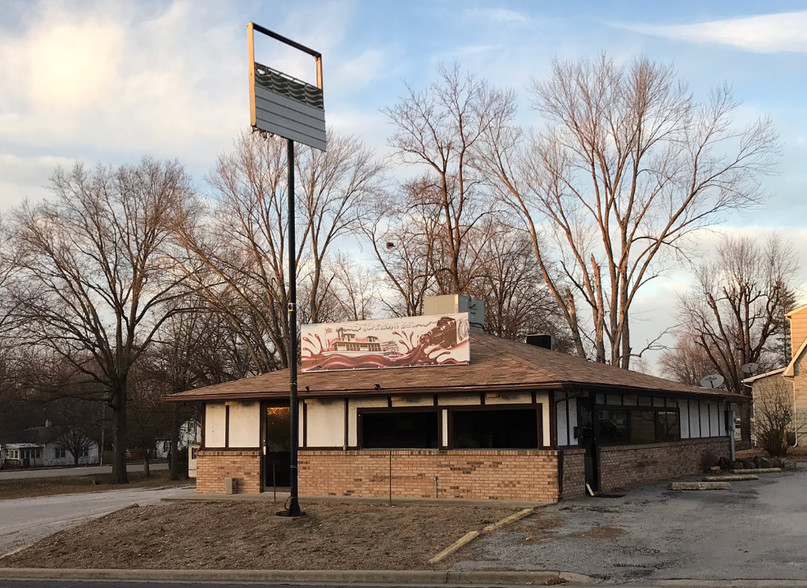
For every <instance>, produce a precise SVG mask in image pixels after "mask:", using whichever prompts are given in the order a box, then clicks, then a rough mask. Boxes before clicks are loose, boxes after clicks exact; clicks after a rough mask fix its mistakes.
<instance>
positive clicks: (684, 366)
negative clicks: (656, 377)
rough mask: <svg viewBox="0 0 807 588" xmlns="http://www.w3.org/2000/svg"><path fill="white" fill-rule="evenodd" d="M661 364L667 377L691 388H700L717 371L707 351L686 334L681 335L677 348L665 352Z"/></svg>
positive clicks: (678, 338) (676, 344) (676, 343)
mask: <svg viewBox="0 0 807 588" xmlns="http://www.w3.org/2000/svg"><path fill="white" fill-rule="evenodd" d="M659 362H660V364H661V370H662V373H663V374H664V375H665V376H666V377H668V378H670V379H672V380H675V381H676V382H681V383H682V384H689V385H690V386H700V381H701V380H702V379H703V378H704V377H706V376H708V375H709V374H712V373H714V371H715V368H714V366H713V365H712V361H711V360H710V359H709V356H708V355H707V354H706V350H705V349H704V348H703V347H701V346H700V345H698V344H697V343H696V342H695V339H694V337H692V335H691V334H686V333H681V334H679V336H678V337H677V338H676V342H675V347H673V348H672V349H667V350H666V351H664V353H662V354H661V358H660V360H659Z"/></svg>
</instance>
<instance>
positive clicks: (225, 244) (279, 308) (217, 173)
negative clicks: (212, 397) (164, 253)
mask: <svg viewBox="0 0 807 588" xmlns="http://www.w3.org/2000/svg"><path fill="white" fill-rule="evenodd" d="M285 153H286V148H285V141H283V140H281V139H279V138H276V137H262V136H260V135H258V134H253V135H242V136H241V137H240V138H239V139H238V141H237V144H236V147H235V150H234V151H233V152H232V153H229V154H225V155H222V156H220V157H219V159H218V163H217V165H216V169H215V170H214V172H213V173H212V174H211V175H210V177H209V182H210V184H211V186H212V187H213V189H214V191H215V194H214V199H215V203H214V205H213V206H212V208H211V209H210V210H209V211H208V213H207V214H203V215H201V216H199V217H196V218H189V219H187V222H185V223H183V225H182V226H181V227H180V234H181V239H182V241H183V243H184V244H185V247H186V249H187V252H188V257H187V260H186V268H187V271H188V273H189V275H190V276H192V277H193V278H194V280H195V281H196V282H197V283H198V284H199V286H200V287H201V289H202V291H203V292H204V293H205V295H206V296H207V297H208V299H209V300H210V301H212V302H213V303H214V304H215V306H216V307H217V309H218V310H219V311H221V312H224V313H226V315H227V316H228V317H229V319H230V321H231V323H232V327H233V328H234V329H235V330H236V332H237V333H239V336H240V337H241V340H242V341H243V343H244V344H245V345H247V347H248V349H249V350H250V353H251V355H252V360H253V362H254V364H255V365H256V366H257V367H258V369H259V370H260V371H262V372H266V371H271V370H273V369H277V367H279V366H285V365H286V362H287V355H286V352H285V350H286V342H285V341H286V337H287V333H288V325H287V314H286V310H287V306H288V298H287V287H288V283H287V275H286V264H287V260H288V257H287V256H288V255H290V254H291V255H295V258H296V260H297V265H298V267H299V268H300V275H299V283H300V288H299V289H300V291H301V294H302V295H301V296H300V297H299V298H300V299H302V300H303V301H305V302H303V304H301V305H300V308H299V312H298V316H299V317H300V319H301V320H312V321H315V322H316V321H317V320H318V319H319V317H320V315H321V314H322V312H323V309H322V304H323V300H324V299H327V298H328V288H329V286H330V280H331V279H332V276H331V275H327V276H326V275H324V274H325V272H326V269H327V263H326V262H327V260H328V256H329V254H330V253H331V252H332V250H333V248H334V244H335V242H336V241H337V240H338V239H339V238H340V237H341V236H343V235H345V234H347V233H348V231H349V230H350V229H351V227H353V225H354V223H355V222H356V221H357V211H360V210H363V206H362V201H363V199H364V198H365V197H367V196H368V195H369V194H371V193H372V192H373V191H374V190H375V189H376V184H377V182H378V181H379V179H380V174H381V168H380V167H379V166H378V165H377V164H376V163H374V161H373V160H372V158H371V157H370V155H369V153H368V152H367V150H365V149H364V148H363V147H362V146H361V145H360V144H359V143H358V141H356V140H355V139H353V138H350V137H347V138H345V137H339V136H336V135H333V134H331V135H329V138H328V151H327V153H325V154H322V153H320V152H318V151H316V150H312V149H303V150H302V151H301V153H300V154H299V156H298V159H297V170H296V177H297V178H298V179H299V181H300V186H299V187H300V189H299V190H297V194H299V206H298V208H299V214H298V218H299V219H300V223H301V226H300V227H299V228H298V234H299V235H300V237H299V238H298V239H297V244H298V248H297V251H294V252H289V251H287V249H286V247H287V244H286V243H287V242H286V235H287V230H288V225H287V221H288V219H287V218H286V214H285V211H286V208H287V204H286V203H287V200H286V198H287V186H286V184H287V168H286V165H287V162H286V155H285Z"/></svg>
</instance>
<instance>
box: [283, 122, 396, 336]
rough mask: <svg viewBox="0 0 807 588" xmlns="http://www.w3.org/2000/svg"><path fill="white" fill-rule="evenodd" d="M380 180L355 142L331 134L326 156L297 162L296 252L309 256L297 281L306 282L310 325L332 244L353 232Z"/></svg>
mask: <svg viewBox="0 0 807 588" xmlns="http://www.w3.org/2000/svg"><path fill="white" fill-rule="evenodd" d="M382 174H383V168H382V166H381V165H380V164H379V163H377V162H376V161H375V160H374V158H373V156H372V153H371V151H370V150H369V149H366V148H365V147H363V146H362V145H361V143H360V142H359V141H358V140H357V139H356V138H355V137H344V136H339V135H337V134H335V133H329V134H328V151H327V152H325V153H323V152H322V151H319V150H317V149H307V150H304V151H303V153H302V154H301V156H300V157H298V158H297V177H298V178H299V184H300V186H299V188H300V189H299V192H300V194H299V198H300V202H301V211H300V212H301V213H302V214H301V216H302V218H303V220H304V222H305V228H304V231H303V234H302V237H301V241H302V243H301V248H306V249H307V254H308V255H309V256H310V263H309V264H308V271H307V272H306V271H303V273H302V275H301V276H300V277H301V281H303V282H307V288H306V289H307V291H308V312H307V315H308V318H309V320H310V321H311V322H313V323H318V322H322V321H323V320H324V317H323V316H322V314H323V303H324V301H325V300H327V299H328V292H329V286H330V280H328V279H325V276H324V272H325V271H326V267H325V266H326V261H327V258H328V254H329V253H330V251H331V249H332V248H333V246H334V243H335V242H336V241H337V239H339V238H340V237H342V236H343V235H346V234H348V233H349V232H350V231H351V230H352V229H354V228H358V224H359V222H360V220H361V218H362V215H363V214H364V213H365V212H366V211H367V209H368V201H369V200H370V198H371V197H372V196H373V195H374V194H376V193H377V192H378V191H379V190H380V185H381V179H382ZM303 269H304V268H303ZM328 277H329V278H332V277H333V274H331V275H330V276H328ZM332 309H333V303H331V305H330V310H332Z"/></svg>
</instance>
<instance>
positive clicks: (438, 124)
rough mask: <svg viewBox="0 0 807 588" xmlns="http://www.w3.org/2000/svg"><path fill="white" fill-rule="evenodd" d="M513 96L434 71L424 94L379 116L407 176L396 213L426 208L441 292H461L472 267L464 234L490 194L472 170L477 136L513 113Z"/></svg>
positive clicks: (486, 209) (467, 77) (454, 71)
mask: <svg viewBox="0 0 807 588" xmlns="http://www.w3.org/2000/svg"><path fill="white" fill-rule="evenodd" d="M513 108H514V106H513V99H512V94H510V93H508V92H503V91H499V90H496V89H493V88H491V87H490V86H489V85H488V84H487V83H486V82H485V81H484V80H482V79H480V78H478V77H476V76H475V75H473V74H470V73H468V72H465V71H463V70H462V69H461V68H460V67H459V66H457V65H455V66H454V67H451V68H448V67H441V68H440V69H439V79H438V80H437V81H436V82H435V83H434V84H432V85H431V86H430V87H429V88H428V90H426V91H416V90H415V89H414V88H412V87H410V88H409V93H408V95H407V96H406V97H405V98H403V99H401V100H400V101H399V102H398V103H397V104H395V105H394V106H393V107H392V108H389V109H388V110H387V111H386V113H387V116H388V117H389V119H390V121H391V122H392V123H393V125H394V128H395V131H394V133H393V135H392V137H391V138H390V140H389V143H390V145H391V146H392V147H393V149H394V150H395V152H396V154H397V156H398V158H399V159H400V160H401V161H402V162H403V163H404V164H407V165H408V166H410V169H412V170H413V171H414V174H415V175H414V177H413V178H412V179H410V180H409V181H408V182H407V184H406V185H405V186H404V189H403V190H402V195H404V196H406V200H405V202H404V203H403V204H402V206H401V211H402V212H407V211H409V210H411V209H413V208H418V207H422V208H425V209H426V210H425V212H422V213H421V215H423V216H425V215H428V216H431V217H433V218H434V219H435V221H436V225H435V228H437V229H438V230H437V231H436V232H435V233H434V234H433V235H432V236H431V240H432V244H431V253H432V254H434V253H438V252H439V253H440V255H439V256H435V260H433V261H436V260H439V262H438V263H437V265H435V266H434V267H432V268H431V270H432V272H433V275H434V279H435V284H436V286H437V288H438V292H439V293H440V294H464V293H465V292H466V290H467V288H468V285H469V283H470V282H471V281H472V280H473V275H474V272H475V266H476V264H475V263H474V259H473V257H471V256H470V252H469V251H468V248H467V243H466V238H467V235H468V233H469V231H471V230H473V228H474V227H475V226H476V225H477V223H479V222H480V220H482V219H483V218H485V217H486V216H488V215H489V214H490V213H491V198H490V197H489V190H488V188H487V186H486V185H485V183H484V182H483V177H482V175H481V174H480V172H479V170H478V166H477V165H476V163H477V160H478V159H479V157H480V154H479V150H480V148H481V147H482V146H483V145H484V140H483V139H484V137H485V135H486V134H487V133H488V132H489V129H490V127H492V126H501V124H502V122H501V121H502V120H504V119H508V118H509V117H510V116H511V115H512V113H513Z"/></svg>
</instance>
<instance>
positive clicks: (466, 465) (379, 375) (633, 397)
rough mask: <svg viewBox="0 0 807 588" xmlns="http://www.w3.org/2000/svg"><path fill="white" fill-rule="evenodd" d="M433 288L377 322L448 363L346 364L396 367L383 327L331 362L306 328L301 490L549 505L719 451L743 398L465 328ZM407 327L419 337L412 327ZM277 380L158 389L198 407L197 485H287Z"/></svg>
mask: <svg viewBox="0 0 807 588" xmlns="http://www.w3.org/2000/svg"><path fill="white" fill-rule="evenodd" d="M439 298H441V299H443V300H437V301H431V302H430V304H428V305H427V308H430V314H432V315H434V316H424V317H410V318H409V319H408V320H409V322H408V323H406V324H403V323H401V326H397V327H396V326H394V325H392V319H391V320H390V321H389V322H390V325H391V326H393V327H394V328H393V330H392V331H391V332H394V333H397V334H398V335H405V336H399V337H398V340H399V341H400V342H403V341H404V340H406V341H408V342H409V343H411V349H410V351H409V352H408V353H407V356H408V357H420V358H423V357H428V358H434V357H443V358H447V359H450V360H451V362H450V364H448V365H433V366H431V367H423V366H422V365H421V366H418V367H414V366H408V367H394V368H393V367H390V368H376V369H344V368H345V366H348V367H351V366H352V367H357V366H366V365H388V366H392V365H395V366H406V363H405V362H404V361H403V359H405V357H404V358H403V359H402V357H403V356H402V355H401V352H400V351H396V350H394V349H392V347H394V345H389V344H388V343H389V341H387V337H384V336H380V339H379V341H378V342H379V343H380V348H381V349H382V353H381V354H380V355H379V353H378V352H374V353H375V354H374V355H371V356H369V357H368V358H365V359H362V358H359V357H355V356H350V357H343V358H340V357H338V356H336V355H333V354H330V351H329V350H330V349H331V346H330V345H329V342H328V335H324V336H319V335H315V334H310V335H307V334H306V332H305V331H304V332H303V340H304V347H303V349H304V351H303V359H302V369H303V370H304V371H303V372H302V373H300V375H299V378H298V388H299V391H300V392H299V406H298V409H299V412H298V414H299V431H300V447H299V469H298V472H299V490H300V494H301V495H331V496H388V495H390V496H396V497H430V498H435V497H437V498H468V499H501V500H527V501H556V500H559V499H561V498H568V497H575V496H582V495H583V494H584V493H585V491H586V484H588V485H590V486H591V487H592V488H593V489H595V490H596V489H599V490H602V491H611V490H616V489H622V488H626V487H629V486H631V485H634V484H637V483H639V482H647V481H653V480H663V479H668V478H671V477H675V476H682V475H687V474H693V473H696V472H700V471H702V470H703V468H704V467H706V466H711V465H714V464H715V463H716V462H717V459H718V458H719V457H721V456H728V453H729V437H728V435H729V432H730V431H729V428H728V427H727V423H728V422H730V421H729V419H728V418H726V417H727V416H728V415H729V414H731V412H730V411H731V410H732V409H736V405H735V403H736V402H738V401H741V399H742V397H740V396H737V395H734V394H732V393H730V392H727V391H725V390H719V389H714V390H713V389H701V388H694V387H691V386H686V385H683V384H679V383H676V382H672V381H669V380H665V379H662V378H657V377H654V376H650V375H647V374H641V373H636V372H631V371H628V370H623V369H620V368H618V367H615V366H609V365H603V364H597V363H591V362H588V361H586V360H584V359H581V358H577V357H573V356H571V355H567V354H564V353H559V352H556V351H553V350H551V349H547V348H545V347H541V346H538V345H540V344H542V343H543V344H546V343H547V341H548V338H547V337H536V338H528V340H529V341H530V342H532V343H536V344H530V343H520V342H517V341H511V340H506V339H500V338H498V337H494V336H491V335H486V334H484V333H483V332H477V331H478V329H476V328H474V324H481V323H482V322H483V321H482V317H481V316H480V315H479V314H477V315H476V316H473V312H472V313H471V318H466V319H465V321H464V322H462V321H460V320H459V319H457V318H454V317H458V316H461V315H457V314H453V313H457V311H458V309H460V310H461V309H462V308H461V307H462V306H463V305H464V306H465V307H466V308H468V307H476V308H477V309H481V304H482V303H481V301H473V299H470V302H469V300H468V299H467V297H456V296H444V297H439ZM463 299H465V300H463ZM471 310H473V308H471ZM427 312H429V310H427ZM446 316H449V317H451V318H452V320H454V321H455V323H456V324H455V325H454V327H456V333H457V336H456V340H454V339H455V338H454V337H452V341H451V342H450V343H451V344H450V347H451V349H448V348H444V347H445V346H441V345H442V343H440V344H434V341H435V340H436V339H434V338H433V337H432V336H431V335H429V333H432V334H433V332H434V331H435V329H436V330H438V331H440V332H441V333H442V332H443V331H445V324H447V323H448V322H450V321H446V320H444V319H445V318H446ZM402 320H403V319H402ZM441 321H442V322H441ZM374 322H379V321H362V322H359V323H352V324H350V325H347V326H346V325H344V324H342V325H333V326H332V328H331V330H330V333H332V334H333V335H332V336H334V337H336V336H337V335H338V328H345V329H346V330H348V331H350V332H364V333H365V335H367V334H369V333H371V332H372V334H373V336H378V325H368V324H367V323H374ZM469 323H470V325H471V332H470V333H467V329H468V324H469ZM441 324H442V325H443V326H442V327H441V326H440V325H441ZM415 326H417V327H418V328H422V329H427V331H426V332H425V333H424V334H421V335H418V333H417V332H416V330H415ZM318 327H328V326H327V325H318ZM429 328H431V330H428V329H429ZM374 329H375V331H374ZM407 329H409V334H408V335H407ZM325 332H328V330H327V328H326V329H325ZM452 332H453V330H452ZM334 333H335V334H334ZM306 337H309V339H311V340H313V339H317V340H318V341H319V345H320V350H321V352H320V353H313V354H312V353H311V352H309V353H308V354H307V353H306V351H305V340H306ZM439 339H440V338H439V337H438V338H437V340H439ZM440 341H441V340H440ZM374 342H375V341H374ZM393 343H395V341H393ZM465 353H467V355H464V354H465ZM466 359H467V361H466ZM361 362H364V363H361ZM446 363H449V362H446ZM306 366H309V371H305V370H306ZM327 366H337V367H341V369H327ZM288 381H289V377H288V371H286V370H280V371H277V372H272V373H267V374H263V375H260V376H256V377H253V378H245V379H242V380H237V381H234V382H229V383H224V384H219V385H215V386H209V387H206V388H199V389H195V390H188V391H186V392H182V393H179V394H176V395H174V396H172V397H169V398H168V400H169V401H175V402H193V401H196V402H200V403H203V404H204V411H203V415H204V417H203V423H202V447H201V449H200V450H199V451H198V454H197V455H198V469H197V491H198V492H202V493H223V492H225V488H226V487H231V486H232V483H230V484H228V483H227V482H228V480H227V479H228V478H233V479H235V480H236V484H235V485H236V486H237V487H238V489H239V491H240V492H244V493H258V492H262V491H265V490H267V489H271V488H272V487H273V485H277V486H284V485H287V484H288V480H289V478H288V471H289V462H288V455H289V448H290V444H289V430H290V408H289V383H288Z"/></svg>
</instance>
